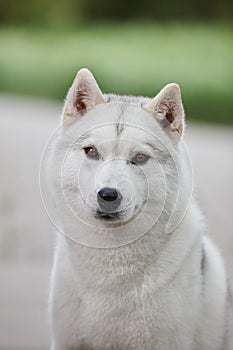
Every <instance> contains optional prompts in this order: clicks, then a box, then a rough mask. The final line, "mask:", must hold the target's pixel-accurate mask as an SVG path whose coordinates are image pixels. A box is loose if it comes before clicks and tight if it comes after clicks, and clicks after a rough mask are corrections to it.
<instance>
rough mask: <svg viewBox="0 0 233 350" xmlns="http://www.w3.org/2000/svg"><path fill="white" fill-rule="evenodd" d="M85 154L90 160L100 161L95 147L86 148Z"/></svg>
mask: <svg viewBox="0 0 233 350" xmlns="http://www.w3.org/2000/svg"><path fill="white" fill-rule="evenodd" d="M84 152H85V154H86V155H87V156H88V157H89V158H93V159H99V153H98V151H97V148H95V147H94V146H88V147H84Z"/></svg>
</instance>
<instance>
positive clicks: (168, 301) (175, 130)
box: [49, 70, 232, 350]
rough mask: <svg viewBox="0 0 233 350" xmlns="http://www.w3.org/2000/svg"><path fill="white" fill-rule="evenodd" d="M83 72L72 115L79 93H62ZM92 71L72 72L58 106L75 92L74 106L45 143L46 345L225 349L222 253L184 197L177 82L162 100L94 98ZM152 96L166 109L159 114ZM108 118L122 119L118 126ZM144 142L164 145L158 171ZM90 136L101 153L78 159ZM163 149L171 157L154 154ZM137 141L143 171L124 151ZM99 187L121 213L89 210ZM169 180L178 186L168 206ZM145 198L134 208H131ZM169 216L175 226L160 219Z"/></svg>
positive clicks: (64, 348) (63, 348)
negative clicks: (55, 228)
mask: <svg viewBox="0 0 233 350" xmlns="http://www.w3.org/2000/svg"><path fill="white" fill-rule="evenodd" d="M85 74H87V81H88V84H86V85H85V84H84V85H85V94H87V95H90V98H87V97H86V96H85V98H84V100H83V101H84V103H86V104H87V105H86V107H87V110H86V111H85V112H83V113H80V110H79V108H77V110H78V111H79V112H77V115H76V116H74V110H75V109H74V106H75V105H76V103H79V100H77V101H76V100H75V101H70V98H71V97H70V96H73V98H74V99H75V96H76V92H77V89H78V88H79V86H80V82H79V79H82V81H83V79H84V81H85ZM90 74H91V73H90V72H86V70H82V71H81V74H80V77H81V78H79V74H78V75H77V77H76V80H75V82H74V84H73V86H72V87H71V90H70V92H69V98H68V100H67V102H66V105H65V108H64V113H66V112H65V111H67V110H69V111H70V108H69V104H70V103H72V113H70V114H69V113H68V114H67V115H64V116H63V119H64V120H65V123H67V125H64V126H62V128H61V130H60V131H59V132H57V134H56V136H55V138H54V143H53V148H52V151H51V160H50V166H49V172H50V179H51V180H50V181H51V183H52V184H53V191H54V192H53V193H54V196H55V198H56V204H57V209H58V216H59V218H60V225H61V227H62V230H63V232H64V235H62V234H60V233H58V234H57V243H56V250H55V257H54V265H53V271H52V282H51V294H50V316H51V325H52V338H53V344H52V347H51V349H52V350H78V349H89V350H90V349H94V350H105V349H106V350H107V349H122V350H126V349H136V350H137V349H138V350H139V349H140V350H141V349H145V350H231V349H232V345H230V340H229V337H228V336H227V333H226V328H227V320H226V308H227V307H228V305H227V283H226V276H225V268H224V264H223V262H222V258H221V256H220V254H219V252H218V250H217V248H216V247H215V246H214V245H213V243H212V242H211V241H210V240H209V238H207V237H206V236H204V234H205V225H204V223H203V219H202V215H201V213H200V211H199V209H198V207H197V206H196V204H195V200H194V199H193V198H192V199H191V201H190V198H189V187H188V186H187V183H188V176H189V175H190V173H189V172H188V169H187V166H186V165H187V164H186V161H185V160H184V158H185V157H184V148H183V147H182V140H181V133H182V129H183V123H184V120H183V115H181V113H183V108H182V104H181V99H180V92H179V90H178V89H177V85H171V86H168V87H167V88H165V100H164V99H163V94H162V100H160V97H157V98H156V99H155V100H152V101H151V100H149V99H147V98H137V99H136V98H131V97H123V98H120V97H118V96H111V95H110V96H107V95H106V96H104V97H103V95H101V98H100V96H99V95H98V94H101V92H100V90H99V88H98V85H97V84H94V83H93V82H92V79H94V78H93V76H92V75H90ZM81 85H82V86H83V83H82V84H81ZM93 86H94V88H93ZM88 89H90V90H88ZM92 89H94V92H93V94H92ZM166 89H167V90H166ZM163 92H164V90H163ZM92 96H94V98H92ZM158 96H161V95H158ZM169 99H171V101H172V106H173V107H174V104H175V109H174V108H173V107H172V108H173V109H172V110H171V111H169V113H170V112H171V113H173V114H174V118H175V119H174V122H172V123H167V120H165V119H166V113H168V111H167V109H169V108H170V106H171V104H170V102H171V101H170V100H169ZM168 100H169V101H168ZM88 101H91V106H88ZM93 101H95V103H94V104H95V105H94V107H93ZM98 101H99V102H98ZM167 101H168V102H169V103H167ZM160 103H161V105H160ZM67 104H68V105H67ZM161 106H162V110H163V115H162V116H161V113H160V112H159V113H160V115H159V116H158V115H157V114H156V113H157V111H158V110H159V111H160V110H161ZM88 107H90V108H91V109H90V110H89V109H88ZM147 110H149V111H151V110H154V112H153V111H152V113H151V112H148V111H147ZM174 111H175V112H174ZM71 114H72V115H71ZM119 116H120V119H119ZM69 117H70V118H69ZM161 118H164V120H163V121H162V122H161ZM67 119H68V121H67ZM73 119H74V120H73ZM119 120H120V121H119ZM105 123H106V125H104V126H101V128H98V127H99V126H100V125H101V124H105ZM117 123H121V124H122V126H123V128H124V130H123V131H121V134H120V136H119V135H118V136H117V135H116V124H117ZM174 125H175V126H174ZM87 130H88V137H87V138H85V140H83V141H82V136H81V135H83V133H85V132H86V131H87ZM174 135H175V136H174ZM80 136H81V137H80ZM77 140H78V141H77ZM147 143H152V144H154V145H155V148H156V147H158V149H159V148H161V147H162V148H163V146H164V147H165V148H164V149H162V150H161V149H160V150H159V151H158V152H159V154H158V157H161V161H162V162H163V167H164V168H163V169H162V170H161V169H160V167H159V162H158V159H156V156H155V154H154V151H153V150H152V149H151V148H150V147H148V145H147ZM87 144H95V145H96V146H97V148H98V149H99V151H100V153H101V156H102V158H101V159H100V160H99V161H95V160H90V159H86V156H85V154H84V152H83V151H82V148H83V147H85V146H86V145H87ZM67 150H69V152H68V153H67ZM164 150H168V151H169V153H170V155H172V158H173V160H172V159H167V158H166V157H165V159H163V157H164ZM137 151H145V152H147V153H149V154H150V155H151V159H150V160H149V161H148V162H147V163H146V164H145V165H144V166H143V167H142V169H141V170H140V169H139V168H140V167H135V166H132V165H129V164H128V163H127V162H126V160H127V159H130V157H131V154H133V152H137ZM155 152H157V151H155ZM64 155H65V160H64ZM174 164H175V165H176V167H177V168H176V169H175V167H174ZM61 168H62V171H61ZM177 171H178V173H179V176H178V182H177ZM163 172H164V173H163ZM77 173H79V175H80V176H79V178H78V179H77V177H76V175H77ZM164 174H165V175H164ZM144 180H145V181H144ZM104 186H109V187H116V188H118V189H119V190H120V191H121V193H122V196H123V199H122V203H121V204H120V209H121V210H122V213H123V214H122V217H121V219H120V223H119V224H118V223H117V224H116V223H108V222H105V221H103V220H100V219H98V218H96V217H95V216H94V213H95V211H96V209H97V208H98V203H97V200H96V193H97V192H98V191H99V189H100V188H102V187H104ZM177 188H181V191H180V196H179V197H178V199H179V203H178V205H176V210H175V211H174V203H175V200H176V199H177V196H176V195H177ZM61 190H62V191H63V193H61V192H62V191H61ZM165 190H166V191H167V192H166V193H167V196H166V197H164V191H165ZM64 198H65V200H64ZM145 201H146V204H145V203H144V202H145ZM161 203H162V204H163V205H164V208H163V206H161ZM142 206H143V210H142V213H141V215H138V212H137V209H136V208H141V207H142ZM186 207H187V210H186V211H185V210H184V208H186ZM177 208H178V209H177ZM161 212H162V214H161ZM182 213H184V215H183V216H182V215H181V214H182ZM160 214H161V215H160ZM137 215H138V216H139V219H137ZM171 217H172V221H171V225H173V227H174V230H173V231H172V232H170V231H167V230H166V227H167V223H168V220H169V219H170V218H171ZM155 218H156V219H157V221H156V223H155V224H154V221H155ZM179 218H180V221H179V220H178V219H179ZM122 223H123V225H122ZM153 224H154V225H153ZM144 231H146V234H144V235H143V234H142V233H143V232H144ZM66 236H68V237H69V238H67V237H66ZM75 241H76V242H75ZM203 252H204V255H203ZM203 256H204V259H203ZM201 265H203V266H201Z"/></svg>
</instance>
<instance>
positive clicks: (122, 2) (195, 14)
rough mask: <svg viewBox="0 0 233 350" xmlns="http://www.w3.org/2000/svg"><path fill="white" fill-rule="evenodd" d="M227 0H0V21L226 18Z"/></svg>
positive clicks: (231, 6) (229, 4) (229, 13)
mask: <svg viewBox="0 0 233 350" xmlns="http://www.w3.org/2000/svg"><path fill="white" fill-rule="evenodd" d="M232 10H233V3H232V1H229V0H221V1H219V0H212V1H211V2H210V1H209V0H180V1H178V2H177V1H174V0H166V1H155V0H144V1H141V0H134V1H133V2H132V1H130V0H128V1H127V0H111V1H106V0H98V1H96V0H40V1H38V0H20V1H17V0H8V1H5V0H0V22H1V23H5V24H9V23H11V24H12V23H13V24H20V23H21V24H24V25H25V24H44V25H53V24H54V23H66V24H70V23H73V24H74V23H77V22H80V21H81V20H83V19H84V20H89V19H107V20H123V19H139V18H140V19H153V20H154V19H156V20H161V19H162V20H186V21H188V20H197V19H198V20H200V19H202V20H213V19H214V20H216V19H221V20H226V19H232V13H233V11H232Z"/></svg>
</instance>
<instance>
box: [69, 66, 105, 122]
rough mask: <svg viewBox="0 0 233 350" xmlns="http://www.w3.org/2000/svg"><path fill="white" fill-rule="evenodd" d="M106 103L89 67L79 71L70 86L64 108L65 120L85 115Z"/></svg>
mask: <svg viewBox="0 0 233 350" xmlns="http://www.w3.org/2000/svg"><path fill="white" fill-rule="evenodd" d="M101 103H105V100H104V96H103V94H102V92H101V90H100V88H99V86H98V84H97V82H96V80H95V78H94V76H93V75H92V73H91V72H90V71H89V70H88V69H87V68H82V69H80V70H79V71H78V73H77V75H76V77H75V79H74V81H73V84H72V86H71V87H70V89H69V91H68V94H67V97H66V100H65V105H64V109H63V120H64V121H65V120H67V119H69V118H74V117H78V116H81V115H83V114H84V113H85V112H86V111H87V110H88V109H90V108H93V107H94V106H95V105H97V104H101Z"/></svg>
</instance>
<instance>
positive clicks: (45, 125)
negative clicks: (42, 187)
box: [0, 95, 233, 350]
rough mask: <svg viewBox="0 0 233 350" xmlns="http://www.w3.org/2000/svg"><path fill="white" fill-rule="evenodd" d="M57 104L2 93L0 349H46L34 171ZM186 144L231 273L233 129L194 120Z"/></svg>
mask: <svg viewBox="0 0 233 350" xmlns="http://www.w3.org/2000/svg"><path fill="white" fill-rule="evenodd" d="M60 111H61V106H60V105H57V104H53V103H51V102H49V101H40V100H33V99H26V98H19V97H16V96H5V95H1V96H0V159H1V170H0V179H1V181H0V232H1V234H0V281H1V284H0V310H1V312H0V350H16V349H17V350H20V349H21V350H46V349H49V345H48V344H49V331H48V322H47V293H48V281H49V272H50V268H51V261H52V254H53V238H54V237H53V227H52V225H51V224H50V221H49V219H48V218H47V216H46V214H45V211H44V209H43V206H42V203H41V199H40V193H39V186H38V169H39V162H40V157H41V153H42V150H43V147H44V145H45V143H46V140H47V139H48V137H49V135H50V133H51V132H52V131H53V130H54V128H55V126H56V124H57V120H58V116H59V114H60ZM186 143H187V145H188V149H189V151H190V154H191V158H192V162H193V168H194V176H195V188H196V192H197V196H198V198H199V202H200V205H201V207H202V209H203V211H204V213H205V215H206V218H207V222H208V226H209V232H210V235H211V236H212V237H213V238H214V240H215V241H216V243H217V244H218V245H219V247H220V249H221V251H222V253H223V255H224V257H225V261H226V264H227V267H228V270H229V274H230V275H231V277H233V269H232V266H233V254H232V253H233V232H232V228H233V215H232V208H233V196H232V194H233V186H232V183H233V154H232V149H233V128H230V127H229V128H226V127H220V126H209V125H202V124H191V125H190V126H188V128H187V132H186Z"/></svg>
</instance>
